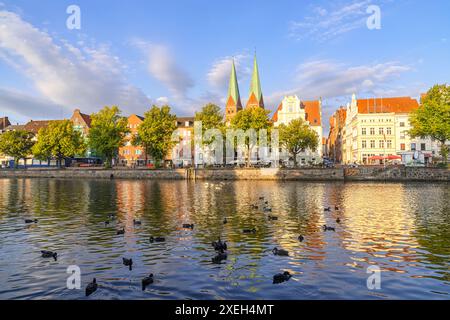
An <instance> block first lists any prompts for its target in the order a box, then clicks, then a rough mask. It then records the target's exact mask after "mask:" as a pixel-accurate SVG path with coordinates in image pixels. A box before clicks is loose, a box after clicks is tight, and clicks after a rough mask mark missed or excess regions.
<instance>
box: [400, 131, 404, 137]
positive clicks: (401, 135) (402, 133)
mask: <svg viewBox="0 0 450 320" xmlns="http://www.w3.org/2000/svg"><path fill="white" fill-rule="evenodd" d="M400 139H405V131H402V132H400Z"/></svg>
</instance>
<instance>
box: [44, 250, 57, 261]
mask: <svg viewBox="0 0 450 320" xmlns="http://www.w3.org/2000/svg"><path fill="white" fill-rule="evenodd" d="M41 254H42V258H53V259H55V261H56V260H57V257H58V254H57V253H56V252H53V251H47V250H41Z"/></svg>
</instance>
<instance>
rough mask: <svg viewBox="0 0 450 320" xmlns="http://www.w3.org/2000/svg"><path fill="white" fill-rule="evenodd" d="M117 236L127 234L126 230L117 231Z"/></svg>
mask: <svg viewBox="0 0 450 320" xmlns="http://www.w3.org/2000/svg"><path fill="white" fill-rule="evenodd" d="M117 234H125V228H122V229H120V230H117Z"/></svg>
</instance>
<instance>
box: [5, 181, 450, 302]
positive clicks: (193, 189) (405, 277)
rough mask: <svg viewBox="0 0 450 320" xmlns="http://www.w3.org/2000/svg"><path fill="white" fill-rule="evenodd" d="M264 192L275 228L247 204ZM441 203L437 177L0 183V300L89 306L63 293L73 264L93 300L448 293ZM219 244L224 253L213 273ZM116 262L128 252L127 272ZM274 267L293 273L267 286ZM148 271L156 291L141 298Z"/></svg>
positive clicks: (79, 295)
mask: <svg viewBox="0 0 450 320" xmlns="http://www.w3.org/2000/svg"><path fill="white" fill-rule="evenodd" d="M260 196H264V197H265V199H266V200H267V201H269V205H270V206H271V207H272V210H273V211H272V213H271V214H272V215H274V216H277V217H278V220H277V221H269V220H268V217H267V213H264V212H262V211H261V210H255V209H252V208H251V207H250V206H249V205H250V204H256V203H257V204H258V205H259V206H260V208H261V206H262V202H261V201H260V200H259V197H260ZM449 199H450V187H449V185H448V184H445V183H444V184H425V183H407V184H403V183H398V184H394V183H389V184H383V183H341V182H339V183H301V182H286V183H281V182H265V181H259V182H255V181H238V182H198V181H197V182H187V181H128V180H120V181H119V180H116V181H102V180H51V179H0V261H1V263H0V299H85V297H84V290H68V289H67V288H66V279H67V277H68V276H69V274H67V273H66V270H67V267H68V266H70V265H78V266H79V267H80V268H81V272H82V288H84V287H85V286H86V285H87V283H88V282H90V281H91V280H92V278H93V277H96V278H97V281H98V283H99V289H98V291H97V292H96V293H95V294H94V295H92V296H91V297H89V298H88V299H449V298H450V200H449ZM328 206H331V207H332V208H333V210H331V212H324V210H323V208H324V207H328ZM334 206H338V207H339V210H338V211H336V210H334ZM111 213H112V214H115V215H116V219H115V220H114V221H113V222H112V223H110V224H109V225H105V223H104V222H105V221H106V220H108V216H109V215H110V214H111ZM225 217H226V218H227V220H228V223H227V224H223V219H224V218H225ZM338 217H339V219H340V223H337V222H336V219H337V218H338ZM26 218H33V219H35V218H36V219H38V220H39V222H38V223H37V224H31V225H26V224H25V223H24V219H26ZM133 219H138V220H141V221H142V225H140V226H134V224H133ZM183 223H194V224H195V227H194V230H186V229H183V228H182V224H183ZM323 224H327V225H330V226H333V227H335V228H336V232H332V231H328V232H324V231H323V230H322V228H321V226H322V225H323ZM121 227H124V228H125V230H126V233H125V235H117V234H116V230H117V229H119V228H121ZM253 227H254V228H256V229H257V232H256V234H243V233H242V230H243V229H244V228H253ZM151 235H153V236H164V237H166V242H165V243H158V244H155V243H154V244H151V243H150V242H149V237H150V236H151ZM299 235H303V236H304V237H305V240H304V242H302V243H300V242H299V241H298V240H297V237H298V236H299ZM218 237H221V238H222V239H224V240H226V241H227V242H228V247H229V249H228V259H227V260H226V261H223V263H222V264H219V265H218V264H213V263H212V261H211V258H212V257H214V256H215V252H214V250H213V248H212V247H211V242H212V241H214V240H217V238H218ZM274 247H278V248H284V249H286V250H288V251H289V252H290V256H289V257H280V256H274V255H273V254H272V252H271V250H272V249H273V248H274ZM43 249H48V250H53V251H57V252H58V256H59V257H58V260H57V261H54V260H52V259H44V258H42V257H41V256H40V250H43ZM122 257H127V258H133V260H134V268H133V270H132V271H129V270H128V269H127V267H125V266H123V265H122ZM371 265H377V266H379V267H380V268H381V271H382V272H381V280H382V282H381V289H380V290H368V289H367V285H366V281H367V277H368V276H369V274H367V268H368V267H369V266H371ZM283 271H289V272H290V273H291V274H292V275H293V277H292V279H291V280H290V281H288V282H285V283H282V284H276V285H274V284H273V283H272V277H273V275H274V274H276V273H279V272H283ZM149 273H153V274H154V275H155V283H154V284H153V285H151V286H149V287H148V288H147V289H146V290H145V291H142V289H141V285H140V281H141V279H142V278H143V277H144V276H146V275H148V274H149Z"/></svg>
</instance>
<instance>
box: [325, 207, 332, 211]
mask: <svg viewBox="0 0 450 320" xmlns="http://www.w3.org/2000/svg"><path fill="white" fill-rule="evenodd" d="M323 211H331V207H326V208H324V209H323Z"/></svg>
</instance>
